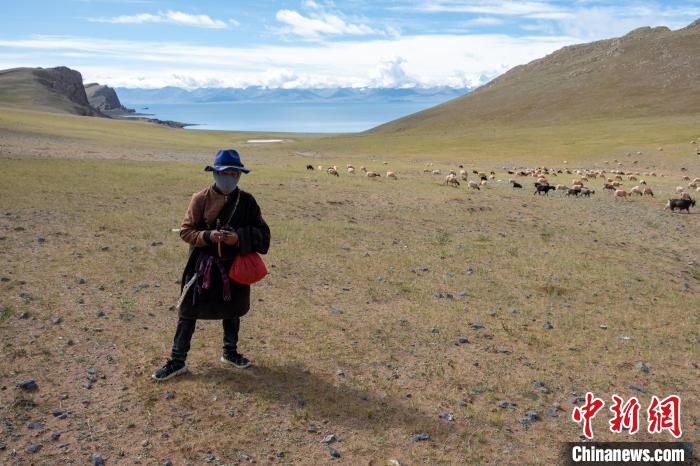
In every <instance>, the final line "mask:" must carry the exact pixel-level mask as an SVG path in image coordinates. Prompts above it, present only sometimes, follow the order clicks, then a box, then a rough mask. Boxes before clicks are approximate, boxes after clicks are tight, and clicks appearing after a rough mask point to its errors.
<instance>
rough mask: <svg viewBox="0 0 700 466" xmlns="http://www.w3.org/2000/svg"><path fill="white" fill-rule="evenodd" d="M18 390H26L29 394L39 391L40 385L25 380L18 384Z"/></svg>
mask: <svg viewBox="0 0 700 466" xmlns="http://www.w3.org/2000/svg"><path fill="white" fill-rule="evenodd" d="M16 385H17V388H21V389H22V390H26V391H28V392H32V391H34V390H39V385H37V383H36V382H35V381H33V380H23V381H21V382H17V384H16Z"/></svg>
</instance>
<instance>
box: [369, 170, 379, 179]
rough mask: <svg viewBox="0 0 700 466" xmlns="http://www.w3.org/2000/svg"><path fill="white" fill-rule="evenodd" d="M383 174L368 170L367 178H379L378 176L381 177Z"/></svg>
mask: <svg viewBox="0 0 700 466" xmlns="http://www.w3.org/2000/svg"><path fill="white" fill-rule="evenodd" d="M381 176H382V175H380V174H379V173H377V172H372V171H369V172H367V178H378V177H381Z"/></svg>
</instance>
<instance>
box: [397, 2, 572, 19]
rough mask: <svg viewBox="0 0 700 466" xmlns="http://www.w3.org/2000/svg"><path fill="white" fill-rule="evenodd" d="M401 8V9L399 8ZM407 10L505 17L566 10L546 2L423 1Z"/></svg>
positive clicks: (557, 12) (558, 12) (561, 12)
mask: <svg viewBox="0 0 700 466" xmlns="http://www.w3.org/2000/svg"><path fill="white" fill-rule="evenodd" d="M399 8H402V7H399ZM407 8H408V9H412V10H416V11H422V12H426V13H445V12H449V13H475V14H489V15H506V16H531V15H543V14H550V15H551V14H565V13H566V10H564V9H562V8H561V7H558V6H556V5H552V4H550V3H547V2H538V1H511V0H424V1H422V2H420V3H418V4H416V5H414V6H411V7H407Z"/></svg>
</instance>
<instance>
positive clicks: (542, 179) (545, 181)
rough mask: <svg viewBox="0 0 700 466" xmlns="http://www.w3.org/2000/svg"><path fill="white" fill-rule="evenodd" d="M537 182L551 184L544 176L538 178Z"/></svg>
mask: <svg viewBox="0 0 700 466" xmlns="http://www.w3.org/2000/svg"><path fill="white" fill-rule="evenodd" d="M537 182H538V183H539V184H549V181H547V178H545V177H544V176H541V177H539V178H537Z"/></svg>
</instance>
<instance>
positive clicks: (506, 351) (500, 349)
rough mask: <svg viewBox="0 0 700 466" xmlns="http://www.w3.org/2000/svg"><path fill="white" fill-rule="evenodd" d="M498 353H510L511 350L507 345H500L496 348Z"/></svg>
mask: <svg viewBox="0 0 700 466" xmlns="http://www.w3.org/2000/svg"><path fill="white" fill-rule="evenodd" d="M496 352H497V353H503V354H510V350H509V349H508V348H507V347H505V346H499V347H498V348H496Z"/></svg>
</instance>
